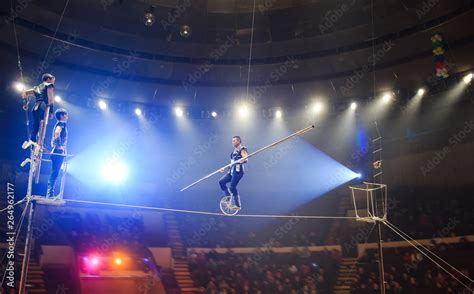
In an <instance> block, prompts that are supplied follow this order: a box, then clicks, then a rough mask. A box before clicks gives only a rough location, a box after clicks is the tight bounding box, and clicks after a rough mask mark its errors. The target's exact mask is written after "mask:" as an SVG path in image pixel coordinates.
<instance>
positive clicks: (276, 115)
mask: <svg viewBox="0 0 474 294" xmlns="http://www.w3.org/2000/svg"><path fill="white" fill-rule="evenodd" d="M282 115H283V113H282V112H281V110H277V111H275V117H276V118H281V116H282Z"/></svg>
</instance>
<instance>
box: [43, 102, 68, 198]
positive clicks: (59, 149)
mask: <svg viewBox="0 0 474 294" xmlns="http://www.w3.org/2000/svg"><path fill="white" fill-rule="evenodd" d="M54 116H55V117H56V120H57V122H56V125H55V126H54V129H53V136H52V139H51V147H52V148H53V151H52V154H51V162H52V168H51V174H50V175H49V180H48V190H47V192H46V197H47V198H49V197H54V188H55V186H56V180H57V178H58V175H59V171H60V170H61V166H62V164H63V161H64V156H62V155H65V154H66V144H67V128H66V123H67V120H68V118H69V116H68V113H67V111H66V110H65V109H63V108H60V109H58V110H56V112H55V113H54ZM55 154H59V155H55Z"/></svg>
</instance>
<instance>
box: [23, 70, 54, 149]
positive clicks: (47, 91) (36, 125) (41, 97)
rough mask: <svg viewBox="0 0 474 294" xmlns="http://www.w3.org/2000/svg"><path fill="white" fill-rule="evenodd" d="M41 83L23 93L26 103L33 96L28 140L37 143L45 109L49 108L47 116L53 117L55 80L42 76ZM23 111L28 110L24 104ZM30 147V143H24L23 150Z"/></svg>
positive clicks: (45, 75)
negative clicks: (33, 103) (31, 119)
mask: <svg viewBox="0 0 474 294" xmlns="http://www.w3.org/2000/svg"><path fill="white" fill-rule="evenodd" d="M42 79H43V82H42V83H41V84H39V85H38V86H36V87H34V88H33V89H29V90H26V91H25V92H23V99H25V101H26V102H27V100H26V99H27V98H28V97H29V96H32V95H34V96H35V105H34V106H33V110H32V113H33V129H32V132H31V135H30V138H29V139H30V140H31V141H33V142H38V138H37V137H38V133H39V131H40V127H41V121H42V120H43V119H44V113H45V112H46V108H47V107H49V114H50V116H51V117H52V115H53V102H54V90H53V89H54V82H55V80H56V78H55V77H54V76H53V75H52V74H49V73H45V74H44V75H43V78H42ZM23 109H24V110H25V111H26V110H28V105H27V103H25V104H24V105H23ZM29 145H31V142H25V143H24V146H23V148H25V147H27V146H29Z"/></svg>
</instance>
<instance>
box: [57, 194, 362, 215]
mask: <svg viewBox="0 0 474 294" xmlns="http://www.w3.org/2000/svg"><path fill="white" fill-rule="evenodd" d="M64 201H65V202H66V203H68V202H70V203H83V204H95V205H106V206H114V207H127V208H136V209H144V210H155V211H167V212H179V213H191V214H201V215H213V216H227V215H225V214H222V213H218V212H210V211H200V210H187V209H176V208H165V207H152V206H142V205H130V204H119V203H109V202H96V201H88V200H77V199H64ZM233 216H237V217H249V218H301V219H356V217H350V216H324V215H273V214H237V215H233Z"/></svg>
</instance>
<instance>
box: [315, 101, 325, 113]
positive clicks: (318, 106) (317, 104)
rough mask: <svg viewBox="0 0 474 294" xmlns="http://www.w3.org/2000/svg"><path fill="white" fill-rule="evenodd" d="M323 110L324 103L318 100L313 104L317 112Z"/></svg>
mask: <svg viewBox="0 0 474 294" xmlns="http://www.w3.org/2000/svg"><path fill="white" fill-rule="evenodd" d="M321 110H323V104H322V103H321V102H316V103H315V104H314V106H313V111H314V112H315V113H320V112H321Z"/></svg>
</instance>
